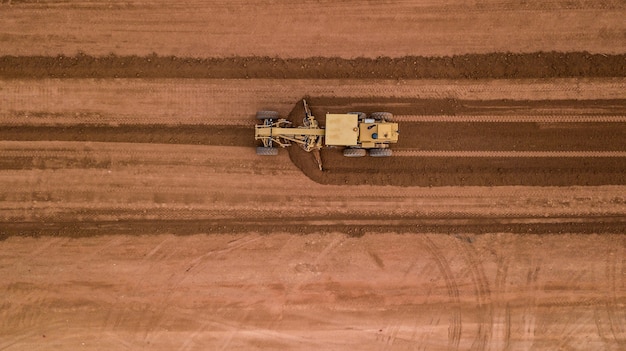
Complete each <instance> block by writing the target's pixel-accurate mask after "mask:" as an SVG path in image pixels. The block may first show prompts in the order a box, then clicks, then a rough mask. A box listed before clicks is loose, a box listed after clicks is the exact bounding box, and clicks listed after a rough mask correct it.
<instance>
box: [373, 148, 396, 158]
mask: <svg viewBox="0 0 626 351" xmlns="http://www.w3.org/2000/svg"><path fill="white" fill-rule="evenodd" d="M391 155H392V151H391V149H370V156H371V157H389V156H391Z"/></svg>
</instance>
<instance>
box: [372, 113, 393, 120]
mask: <svg viewBox="0 0 626 351" xmlns="http://www.w3.org/2000/svg"><path fill="white" fill-rule="evenodd" d="M370 117H371V118H373V119H375V120H377V121H381V122H392V121H393V114H392V113H391V112H374V113H372V114H371V115H370Z"/></svg>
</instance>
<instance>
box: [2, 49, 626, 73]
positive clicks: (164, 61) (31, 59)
mask: <svg viewBox="0 0 626 351" xmlns="http://www.w3.org/2000/svg"><path fill="white" fill-rule="evenodd" d="M624 76H626V54H621V55H606V54H591V53H588V52H567V53H562V52H534V53H508V52H504V53H490V54H465V55H456V56H445V57H423V56H406V57H399V58H390V57H379V58H376V59H371V58H357V59H342V58H337V57H311V58H292V59H283V58H277V57H255V56H251V57H230V58H192V57H176V56H158V55H156V54H154V55H150V56H117V55H113V54H112V55H109V56H104V57H94V56H89V55H85V54H77V55H75V56H64V55H60V56H2V57H0V78H37V79H40V78H277V79H284V78H321V79H326V78H353V79H354V78H357V79H358V78H377V79H422V78H448V79H459V78H460V79H466V78H470V79H476V78H563V77H624Z"/></svg>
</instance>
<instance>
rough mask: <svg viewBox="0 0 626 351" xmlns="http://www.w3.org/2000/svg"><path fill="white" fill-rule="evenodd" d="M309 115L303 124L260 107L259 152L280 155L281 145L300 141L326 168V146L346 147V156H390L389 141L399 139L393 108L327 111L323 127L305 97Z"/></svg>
mask: <svg viewBox="0 0 626 351" xmlns="http://www.w3.org/2000/svg"><path fill="white" fill-rule="evenodd" d="M302 103H303V105H304V112H305V116H304V119H303V122H302V125H301V126H293V124H292V122H290V121H288V120H287V119H285V118H280V116H279V114H278V112H276V111H259V112H257V114H256V118H257V119H258V120H260V121H262V123H261V124H257V125H256V126H255V131H254V139H255V140H259V141H260V142H261V143H262V146H258V147H257V148H256V153H257V155H262V156H274V155H278V147H277V146H279V147H287V146H290V145H291V144H292V143H296V144H298V145H300V147H302V149H304V151H306V152H311V153H313V156H314V157H315V160H316V161H317V164H318V166H319V169H320V170H322V159H321V156H320V150H321V149H322V148H323V147H343V148H344V149H343V155H344V156H345V157H363V156H366V155H368V154H369V156H371V157H389V156H391V155H392V151H391V149H389V145H390V144H393V143H397V142H398V123H393V122H392V119H393V115H392V114H391V113H389V112H374V113H372V114H370V115H369V116H368V115H367V114H366V113H363V112H348V113H341V114H338V113H327V114H326V126H325V127H321V126H320V125H319V123H318V122H317V120H316V119H315V117H314V116H313V114H312V113H311V110H310V109H309V106H308V105H307V102H306V100H304V99H303V100H302Z"/></svg>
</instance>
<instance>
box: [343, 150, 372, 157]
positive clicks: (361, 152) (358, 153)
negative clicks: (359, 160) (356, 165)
mask: <svg viewBox="0 0 626 351" xmlns="http://www.w3.org/2000/svg"><path fill="white" fill-rule="evenodd" d="M343 155H344V156H345V157H363V156H365V155H367V151H365V149H343Z"/></svg>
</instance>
